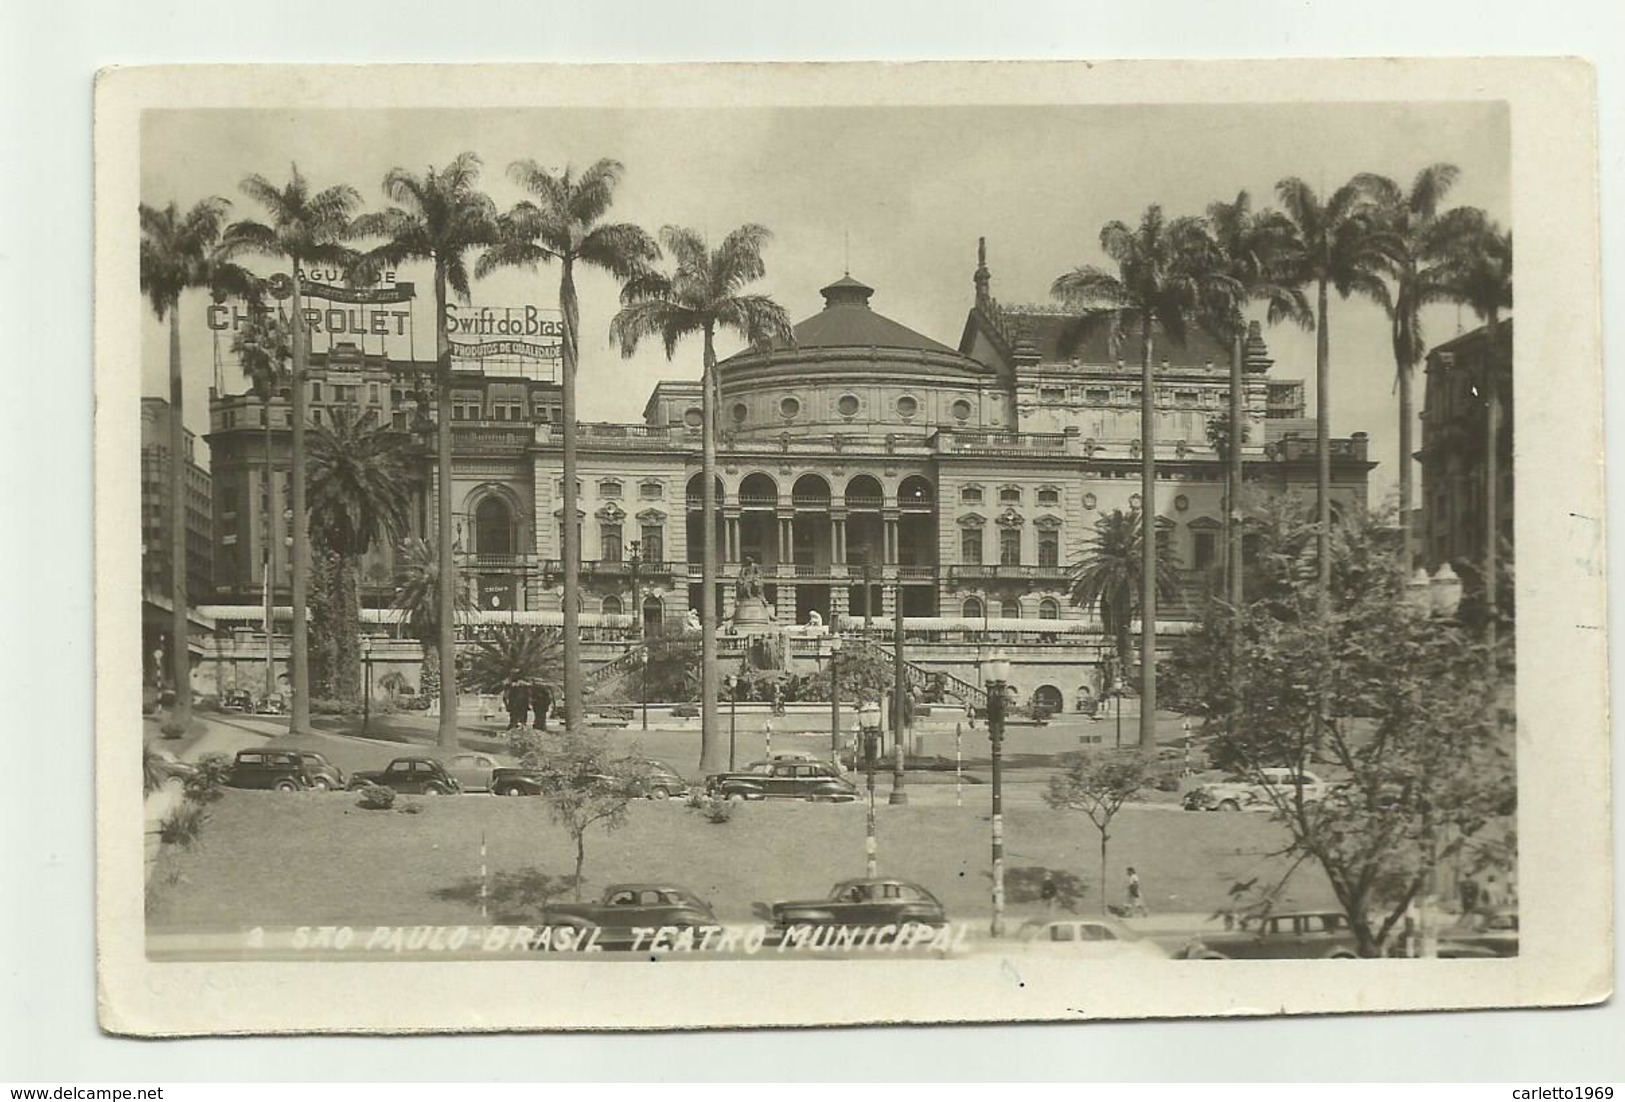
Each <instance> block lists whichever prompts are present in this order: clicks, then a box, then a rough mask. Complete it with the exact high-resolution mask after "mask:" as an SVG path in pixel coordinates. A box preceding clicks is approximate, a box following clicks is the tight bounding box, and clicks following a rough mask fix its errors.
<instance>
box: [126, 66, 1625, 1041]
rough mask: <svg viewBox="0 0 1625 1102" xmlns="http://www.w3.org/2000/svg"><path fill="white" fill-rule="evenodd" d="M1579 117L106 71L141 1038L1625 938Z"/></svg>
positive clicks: (129, 941)
mask: <svg viewBox="0 0 1625 1102" xmlns="http://www.w3.org/2000/svg"><path fill="white" fill-rule="evenodd" d="M1594 111H1595V87H1594V82H1593V78H1592V73H1591V71H1590V69H1589V68H1588V67H1587V66H1586V65H1585V64H1584V63H1581V62H1575V61H1565V60H1457V61H1345V62H1329V61H1314V62H1268V61H1266V62H1226V63H1178V62H1159V63H1102V64H1081V63H1080V64H1032V63H987V64H951V65H950V64H940V65H939V64H914V65H882V64H870V65H818V66H813V65H783V66H772V65H760V66H757V65H749V66H746V65H718V66H704V65H698V66H673V67H656V66H650V67H636V66H602V67H579V68H571V67H501V66H492V67H484V66H481V67H467V68H450V67H428V66H425V67H374V68H321V67H305V68H295V67H197V68H163V69H128V70H121V69H114V70H110V71H107V72H104V73H103V74H102V75H101V77H100V79H99V80H98V83H97V89H96V119H95V151H96V168H95V173H96V195H95V203H96V229H97V238H96V302H95V324H96V336H97V342H96V387H97V404H96V471H97V493H96V539H97V547H96V557H97V568H98V575H97V595H96V598H97V628H98V631H97V671H98V682H97V700H98V705H99V707H98V715H97V761H98V772H97V778H96V792H97V810H98V824H97V825H98V839H99V843H100V844H99V851H98V868H97V876H98V901H97V905H98V912H99V914H98V920H99V921H98V928H99V944H98V956H99V977H100V992H101V1005H100V1020H101V1022H102V1024H103V1026H104V1028H106V1029H108V1030H111V1031H114V1032H119V1033H131V1034H142V1035H187V1034H209V1033H248V1032H290V1031H311V1032H346V1031H353V1032H363V1031H366V1032H388V1031H397V1032H409V1031H427V1030H506V1029H550V1030H561V1029H665V1028H711V1027H749V1026H795V1025H842V1024H859V1023H906V1022H977V1021H1020V1020H1087V1019H1099V1018H1136V1017H1171V1016H1183V1017H1189V1016H1202V1015H1258V1014H1280V1013H1286V1014H1294V1013H1308V1012H1355V1011H1381V1010H1409V1009H1456V1008H1475V1007H1507V1006H1542V1005H1574V1004H1584V1003H1594V1002H1597V1001H1600V1000H1603V999H1606V998H1607V997H1608V996H1609V995H1610V994H1611V991H1612V975H1613V961H1612V955H1611V952H1612V951H1611V942H1612V922H1613V916H1612V913H1611V910H1610V904H1609V900H1610V898H1611V894H1612V889H1611V885H1612V875H1613V872H1612V860H1613V857H1612V846H1611V839H1610V836H1609V830H1608V824H1609V807H1608V802H1609V776H1610V768H1611V762H1610V757H1609V740H1608V708H1607V697H1606V638H1605V629H1604V624H1605V612H1604V609H1605V578H1604V573H1603V571H1604V566H1603V563H1604V557H1603V531H1604V529H1603V517H1602V509H1603V493H1602V487H1603V479H1602V474H1603V472H1602V450H1601V414H1600V401H1599V400H1600V394H1601V361H1600V338H1599V311H1598V272H1597V248H1598V239H1597V217H1598V211H1597V193H1596V153H1595V139H1594V133H1593V129H1594V128H1593V116H1594ZM1514 227H1516V229H1517V242H1518V256H1520V257H1521V258H1522V263H1521V265H1520V266H1519V267H1518V269H1517V272H1516V274H1514V271H1513V239H1514V234H1513V231H1514ZM1514 288H1516V295H1514ZM138 773H139V774H140V776H141V779H142V784H141V785H140V787H138V786H137V783H136V779H137V774H138Z"/></svg>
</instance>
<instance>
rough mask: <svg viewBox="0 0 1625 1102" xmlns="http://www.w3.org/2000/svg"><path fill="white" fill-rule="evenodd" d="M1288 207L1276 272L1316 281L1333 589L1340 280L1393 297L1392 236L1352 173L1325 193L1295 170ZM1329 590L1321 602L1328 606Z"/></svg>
mask: <svg viewBox="0 0 1625 1102" xmlns="http://www.w3.org/2000/svg"><path fill="white" fill-rule="evenodd" d="M1275 194H1276V197H1277V198H1278V199H1279V200H1280V202H1281V207H1282V213H1281V214H1280V215H1278V216H1276V218H1275V219H1273V220H1272V224H1273V226H1274V227H1275V228H1277V229H1279V231H1280V233H1281V237H1280V248H1279V252H1278V254H1277V258H1276V264H1277V268H1276V272H1277V276H1278V278H1279V279H1280V280H1281V282H1282V283H1284V284H1286V285H1288V286H1297V287H1313V288H1315V455H1316V469H1315V492H1316V500H1317V502H1318V506H1317V510H1318V511H1317V523H1318V524H1319V531H1318V534H1317V543H1316V553H1317V554H1318V555H1319V568H1320V581H1321V585H1322V586H1324V587H1326V588H1327V590H1328V591H1329V590H1330V586H1331V570H1332V551H1331V539H1332V534H1331V529H1332V448H1331V424H1332V380H1331V370H1332V344H1331V316H1330V311H1331V299H1330V292H1331V290H1332V289H1333V288H1335V289H1336V290H1337V293H1338V295H1340V296H1341V297H1343V298H1345V299H1346V298H1348V297H1349V296H1350V295H1354V294H1359V295H1362V296H1364V297H1366V298H1369V299H1371V300H1372V301H1373V302H1376V303H1377V304H1379V305H1381V306H1383V307H1384V308H1385V309H1386V307H1387V305H1388V288H1387V285H1386V284H1384V283H1383V281H1382V276H1381V274H1380V273H1381V272H1382V271H1383V269H1384V268H1385V267H1386V265H1387V264H1388V263H1389V258H1390V256H1391V255H1392V251H1393V242H1392V236H1391V235H1389V234H1388V233H1387V232H1386V231H1385V229H1384V227H1383V224H1382V220H1381V218H1380V216H1379V214H1378V212H1377V210H1376V209H1375V207H1374V206H1373V205H1372V203H1371V201H1370V199H1369V197H1368V196H1367V195H1366V193H1365V190H1364V189H1363V188H1361V187H1360V186H1359V185H1358V183H1356V182H1355V181H1352V180H1351V181H1350V182H1348V183H1346V184H1344V185H1342V186H1341V187H1339V188H1337V190H1335V191H1333V192H1332V193H1331V194H1330V195H1328V196H1326V197H1325V198H1324V199H1323V198H1322V197H1321V196H1319V195H1317V194H1316V193H1315V190H1314V188H1312V187H1310V186H1309V184H1307V183H1306V182H1304V181H1303V180H1301V179H1299V178H1298V177H1296V176H1291V177H1288V178H1287V179H1284V180H1282V181H1280V182H1279V183H1277V184H1276V185H1275ZM1328 599H1329V597H1327V596H1323V597H1322V604H1321V608H1322V609H1324V608H1325V607H1326V601H1327V600H1328Z"/></svg>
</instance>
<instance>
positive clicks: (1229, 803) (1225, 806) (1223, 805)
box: [1219, 800, 1241, 811]
mask: <svg viewBox="0 0 1625 1102" xmlns="http://www.w3.org/2000/svg"><path fill="white" fill-rule="evenodd" d="M1219 810H1220V811H1240V810H1241V805H1240V804H1238V803H1237V802H1236V801H1234V800H1220V801H1219Z"/></svg>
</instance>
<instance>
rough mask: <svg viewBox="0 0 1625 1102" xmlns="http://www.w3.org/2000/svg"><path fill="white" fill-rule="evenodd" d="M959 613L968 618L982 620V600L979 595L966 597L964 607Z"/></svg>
mask: <svg viewBox="0 0 1625 1102" xmlns="http://www.w3.org/2000/svg"><path fill="white" fill-rule="evenodd" d="M959 614H960V615H961V616H963V617H964V618H965V619H967V620H980V619H981V618H982V601H981V599H980V598H979V597H966V598H965V604H964V607H962V608H961V609H960V610H959Z"/></svg>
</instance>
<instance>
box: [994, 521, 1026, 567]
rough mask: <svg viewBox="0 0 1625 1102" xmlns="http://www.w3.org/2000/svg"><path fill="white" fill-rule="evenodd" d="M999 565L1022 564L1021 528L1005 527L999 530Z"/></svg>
mask: <svg viewBox="0 0 1625 1102" xmlns="http://www.w3.org/2000/svg"><path fill="white" fill-rule="evenodd" d="M999 565H1000V566H1020V565H1021V530H1020V529H1019V528H1005V529H1003V530H1002V531H1000V532H999Z"/></svg>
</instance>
